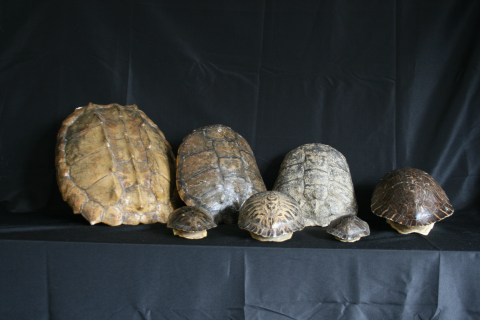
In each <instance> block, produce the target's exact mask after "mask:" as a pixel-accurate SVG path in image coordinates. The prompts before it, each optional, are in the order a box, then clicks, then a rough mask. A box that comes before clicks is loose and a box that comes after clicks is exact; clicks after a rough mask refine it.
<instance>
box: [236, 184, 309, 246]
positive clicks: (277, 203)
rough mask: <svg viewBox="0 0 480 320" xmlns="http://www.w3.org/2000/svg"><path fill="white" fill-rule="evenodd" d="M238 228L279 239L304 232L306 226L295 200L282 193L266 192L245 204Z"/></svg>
mask: <svg viewBox="0 0 480 320" xmlns="http://www.w3.org/2000/svg"><path fill="white" fill-rule="evenodd" d="M238 226H239V227H240V228H242V229H245V230H247V231H250V232H251V233H254V234H256V235H260V236H262V237H279V236H282V235H285V234H288V233H292V232H295V231H299V230H302V229H303V227H304V224H303V218H302V214H301V210H300V207H299V206H298V204H297V202H296V201H295V199H293V198H292V197H290V196H288V195H286V194H283V193H281V192H277V191H264V192H261V193H257V194H255V195H253V196H251V197H250V198H249V199H248V200H247V201H246V202H245V203H244V204H243V206H242V208H241V209H240V216H239V218H238Z"/></svg>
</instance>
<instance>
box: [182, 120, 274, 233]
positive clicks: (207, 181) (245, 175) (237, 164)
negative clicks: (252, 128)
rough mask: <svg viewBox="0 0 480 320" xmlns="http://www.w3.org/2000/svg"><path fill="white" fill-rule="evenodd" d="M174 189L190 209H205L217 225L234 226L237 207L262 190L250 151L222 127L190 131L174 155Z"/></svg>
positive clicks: (233, 133)
mask: <svg viewBox="0 0 480 320" xmlns="http://www.w3.org/2000/svg"><path fill="white" fill-rule="evenodd" d="M177 187H178V192H179V194H180V197H181V198H182V200H183V201H185V203H186V204H187V205H189V206H199V207H202V208H204V209H206V210H207V211H208V212H210V214H211V215H212V217H213V219H214V220H215V222H216V223H217V224H218V223H236V222H237V220H238V211H239V209H240V206H241V205H242V204H243V203H244V202H245V200H246V199H248V198H249V197H250V196H251V195H253V194H255V193H257V192H261V191H265V190H266V188H265V184H264V183H263V180H262V177H261V175H260V172H259V170H258V167H257V163H256V161H255V157H254V156H253V152H252V149H251V148H250V146H249V145H248V143H247V141H246V140H245V139H244V138H243V137H242V136H241V135H239V134H238V133H236V132H235V131H233V130H232V129H230V128H229V127H227V126H224V125H220V124H218V125H211V126H206V127H202V128H200V129H197V130H195V131H193V132H192V133H191V134H189V135H188V136H187V137H185V139H184V140H183V142H182V144H181V145H180V147H179V149H178V155H177Z"/></svg>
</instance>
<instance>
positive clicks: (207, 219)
mask: <svg viewBox="0 0 480 320" xmlns="http://www.w3.org/2000/svg"><path fill="white" fill-rule="evenodd" d="M216 226H217V225H216V224H215V222H213V219H212V217H211V216H210V215H209V214H208V211H207V210H205V209H203V208H200V207H190V206H187V207H181V208H178V209H176V210H175V211H173V212H172V213H171V214H170V216H169V217H168V223H167V227H169V228H173V229H179V230H183V231H187V232H195V231H203V230H208V229H211V228H215V227H216Z"/></svg>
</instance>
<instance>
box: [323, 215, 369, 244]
mask: <svg viewBox="0 0 480 320" xmlns="http://www.w3.org/2000/svg"><path fill="white" fill-rule="evenodd" d="M327 233H330V234H331V235H333V236H335V237H337V238H339V239H342V240H344V241H353V240H355V239H358V238H360V237H366V236H368V235H370V228H369V226H368V223H366V222H365V221H363V220H362V219H360V218H359V217H357V216H353V215H348V216H343V217H340V218H337V219H335V220H333V221H332V222H331V223H330V225H329V226H328V228H327Z"/></svg>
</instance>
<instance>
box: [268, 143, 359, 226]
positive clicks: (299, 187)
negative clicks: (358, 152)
mask: <svg viewBox="0 0 480 320" xmlns="http://www.w3.org/2000/svg"><path fill="white" fill-rule="evenodd" d="M273 190H275V191H280V192H283V193H285V194H288V195H290V196H291V197H293V198H294V199H295V200H296V201H297V202H298V204H299V205H300V208H301V210H302V212H303V218H304V222H305V226H322V227H325V226H328V225H329V224H330V222H331V221H332V220H334V219H336V218H338V217H341V216H344V215H356V214H357V210H358V209H357V201H356V199H355V193H354V190H353V182H352V178H351V176H350V169H349V167H348V164H347V160H346V159H345V157H344V156H343V155H342V154H341V153H340V152H339V151H337V150H336V149H334V148H332V147H330V146H328V145H325V144H321V143H311V144H306V145H303V146H300V147H298V148H296V149H294V150H292V151H290V152H289V153H288V154H287V155H286V156H285V159H284V160H283V162H282V165H281V167H280V172H279V174H278V177H277V180H276V181H275V185H274V187H273Z"/></svg>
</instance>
